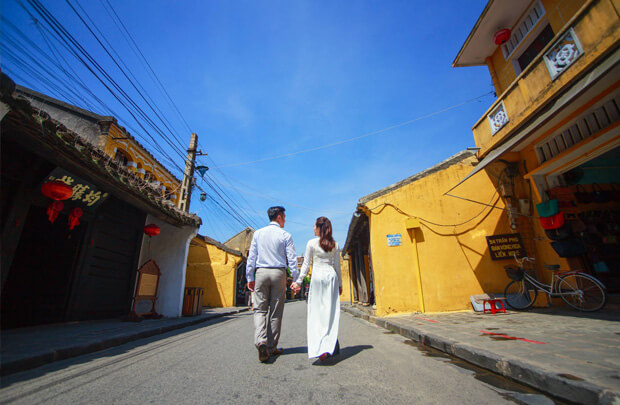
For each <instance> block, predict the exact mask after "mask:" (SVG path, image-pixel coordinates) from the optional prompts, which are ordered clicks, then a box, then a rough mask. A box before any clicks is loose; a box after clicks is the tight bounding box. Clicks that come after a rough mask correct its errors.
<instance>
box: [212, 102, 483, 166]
mask: <svg viewBox="0 0 620 405" xmlns="http://www.w3.org/2000/svg"><path fill="white" fill-rule="evenodd" d="M491 94H494V92H492V91H491V92H488V93H485V94H482V95H480V96H478V97H475V98H472V99H469V100H466V101H463V102H462V103H459V104H455V105H452V106H450V107H446V108H443V109H441V110H438V111H435V112H432V113H430V114H426V115H423V116H421V117H417V118H414V119H411V120H409V121H405V122H401V123H400V124H395V125H391V126H389V127H386V128H382V129H379V130H377V131H373V132H369V133H366V134H363V135H359V136H355V137H353V138H347V139H343V140H341V141H338V142H333V143H329V144H326V145H321V146H316V147H314V148H308V149H302V150H299V151H296V152H290V153H285V154H282V155H276V156H271V157H266V158H262V159H256V160H251V161H249V162H241V163H232V164H228V165H222V166H219V167H218V168H224V167H238V166H246V165H250V164H254V163H260V162H266V161H269V160H275V159H282V158H285V157H291V156H295V155H300V154H302V153H308V152H314V151H317V150H321V149H326V148H331V147H334V146H338V145H342V144H345V143H348V142H353V141H357V140H359V139H362V138H367V137H369V136H372V135H377V134H381V133H384V132H387V131H389V130H392V129H395V128H399V127H403V126H405V125H409V124H412V123H414V122H417V121H421V120H423V119H426V118H430V117H433V116H435V115H438V114H441V113H444V112H446V111H450V110H453V109H455V108H458V107H461V106H463V105H465V104H469V103H472V102H474V101H477V100H479V99H481V98H483V97H486V96H488V95H491Z"/></svg>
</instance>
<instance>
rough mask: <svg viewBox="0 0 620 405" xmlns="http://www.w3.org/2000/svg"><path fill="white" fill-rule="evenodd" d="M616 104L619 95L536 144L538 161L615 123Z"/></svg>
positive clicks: (554, 154) (617, 103)
mask: <svg viewBox="0 0 620 405" xmlns="http://www.w3.org/2000/svg"><path fill="white" fill-rule="evenodd" d="M618 106H620V95H618V96H616V97H615V98H613V99H611V100H609V101H607V102H606V103H604V104H603V105H601V106H600V107H598V108H596V109H594V110H593V111H590V112H588V113H586V114H584V115H582V116H580V117H579V118H577V119H576V120H575V121H573V122H572V123H571V124H570V125H569V126H568V127H566V128H564V129H563V130H561V131H560V132H559V133H556V134H554V135H552V136H550V137H549V138H547V139H546V140H545V141H543V142H542V143H541V144H539V145H538V146H536V154H537V155H538V160H539V161H540V163H545V162H546V161H548V160H550V159H552V158H554V157H555V156H557V155H559V154H560V153H562V152H564V151H565V150H566V149H569V148H571V147H572V146H573V145H575V144H578V143H579V142H581V141H583V140H584V139H587V138H589V137H590V136H592V135H594V134H596V133H597V132H599V131H600V130H602V129H604V128H606V127H608V126H609V125H611V124H613V123H615V122H616V121H617V120H618V118H620V109H619V108H618Z"/></svg>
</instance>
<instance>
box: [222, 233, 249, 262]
mask: <svg viewBox="0 0 620 405" xmlns="http://www.w3.org/2000/svg"><path fill="white" fill-rule="evenodd" d="M253 236H254V229H253V228H250V227H249V226H248V227H246V228H245V229H244V230H242V231H241V232H239V233H238V234H236V235H235V236H233V237H232V238H230V239H228V240H227V241H226V242H224V244H225V245H226V246H228V247H229V248H231V249H234V250H238V251H239V252H241V253H243V255H244V256H246V257H247V256H248V252H249V251H250V244H252V237H253Z"/></svg>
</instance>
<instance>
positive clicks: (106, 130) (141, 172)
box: [15, 86, 181, 206]
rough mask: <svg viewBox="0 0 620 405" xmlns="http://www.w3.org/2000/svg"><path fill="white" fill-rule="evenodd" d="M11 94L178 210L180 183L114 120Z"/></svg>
mask: <svg viewBox="0 0 620 405" xmlns="http://www.w3.org/2000/svg"><path fill="white" fill-rule="evenodd" d="M15 90H16V93H17V94H18V95H19V96H20V97H23V98H26V99H28V100H29V102H30V103H31V105H32V106H33V107H35V108H38V109H41V110H43V111H45V112H46V113H48V114H49V115H50V117H51V118H53V119H55V120H57V121H59V122H62V123H63V124H64V125H66V126H67V128H68V129H70V130H72V131H75V132H76V133H79V134H80V135H81V136H82V137H83V138H84V139H86V140H88V141H89V142H91V143H92V144H94V145H95V146H97V147H98V148H99V149H101V150H103V151H104V152H105V153H106V154H107V155H108V156H110V157H111V158H113V159H114V160H115V161H116V162H118V163H120V164H121V165H122V166H124V167H126V168H127V169H129V170H130V171H131V172H133V173H135V174H137V175H138V177H140V178H142V179H145V180H149V181H150V183H151V185H152V186H154V187H156V188H157V189H158V190H159V192H161V194H162V197H164V198H165V200H168V201H171V202H172V203H174V205H177V206H178V204H179V200H180V197H181V196H180V189H181V181H180V180H179V179H177V178H176V177H175V176H174V175H173V174H172V173H171V172H170V171H169V170H168V169H167V168H166V167H165V166H164V165H163V164H161V163H160V162H159V161H158V160H157V159H155V157H154V156H153V155H152V154H151V153H150V152H149V151H148V150H147V149H146V148H145V147H144V146H142V145H141V144H140V143H139V142H138V141H137V140H136V139H135V138H134V137H133V136H132V135H131V134H130V133H129V132H128V131H127V130H126V129H125V128H124V127H122V126H120V125H119V124H118V121H117V120H116V118H115V117H112V116H102V115H99V114H96V113H94V112H92V111H88V110H84V109H82V108H80V107H76V106H74V105H71V104H69V103H65V102H64V101H61V100H57V99H55V98H53V97H50V96H48V95H45V94H42V93H39V92H37V91H34V90H31V89H28V88H26V87H23V86H17V87H16V89H15Z"/></svg>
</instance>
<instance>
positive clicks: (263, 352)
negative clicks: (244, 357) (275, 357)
mask: <svg viewBox="0 0 620 405" xmlns="http://www.w3.org/2000/svg"><path fill="white" fill-rule="evenodd" d="M258 359H259V360H260V361H261V362H262V363H264V362H266V361H267V360H269V350H267V345H266V344H262V345H259V346H258Z"/></svg>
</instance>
